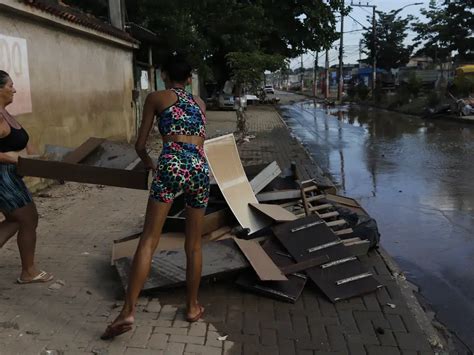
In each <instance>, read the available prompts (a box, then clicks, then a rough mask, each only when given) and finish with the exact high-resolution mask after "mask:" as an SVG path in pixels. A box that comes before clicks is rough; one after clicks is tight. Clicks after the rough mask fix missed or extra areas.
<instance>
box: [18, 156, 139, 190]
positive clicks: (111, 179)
mask: <svg viewBox="0 0 474 355" xmlns="http://www.w3.org/2000/svg"><path fill="white" fill-rule="evenodd" d="M18 173H19V174H20V175H23V176H35V177H41V178H45V179H53V180H63V181H75V182H81V183H87V184H100V185H107V186H117V187H126V188H130V189H139V190H148V172H146V171H144V170H143V171H137V170H123V169H112V168H102V167H97V166H89V165H80V164H71V163H64V162H58V161H48V160H37V159H28V158H21V157H20V158H19V159H18Z"/></svg>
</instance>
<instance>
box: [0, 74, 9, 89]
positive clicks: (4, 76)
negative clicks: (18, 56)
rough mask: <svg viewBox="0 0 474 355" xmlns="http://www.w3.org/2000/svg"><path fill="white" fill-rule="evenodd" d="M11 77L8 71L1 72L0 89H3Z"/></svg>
mask: <svg viewBox="0 0 474 355" xmlns="http://www.w3.org/2000/svg"><path fill="white" fill-rule="evenodd" d="M9 78H10V75H8V73H7V72H6V71H3V70H0V89H2V88H3V87H4V86H5V85H6V84H7V81H8V79H9Z"/></svg>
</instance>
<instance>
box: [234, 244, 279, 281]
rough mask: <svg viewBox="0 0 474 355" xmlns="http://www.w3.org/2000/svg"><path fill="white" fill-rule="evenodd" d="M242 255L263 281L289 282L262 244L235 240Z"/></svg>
mask: <svg viewBox="0 0 474 355" xmlns="http://www.w3.org/2000/svg"><path fill="white" fill-rule="evenodd" d="M234 240H235V242H236V243H237V245H238V246H239V248H240V250H241V251H242V253H243V254H244V255H245V257H246V258H247V260H248V261H249V262H250V265H252V267H253V269H254V270H255V272H256V273H257V275H258V277H259V278H260V280H262V281H287V280H288V278H287V277H286V276H285V275H283V273H282V272H281V270H280V269H279V268H278V266H276V265H275V263H274V262H273V261H272V259H270V257H269V256H268V255H267V253H265V250H263V248H262V247H261V246H260V244H258V243H256V242H254V241H252V240H245V239H239V238H234Z"/></svg>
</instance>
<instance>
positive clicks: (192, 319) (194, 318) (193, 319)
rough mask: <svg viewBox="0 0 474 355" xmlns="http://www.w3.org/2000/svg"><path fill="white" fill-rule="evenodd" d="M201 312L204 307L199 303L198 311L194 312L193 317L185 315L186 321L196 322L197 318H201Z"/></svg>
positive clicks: (202, 312)
mask: <svg viewBox="0 0 474 355" xmlns="http://www.w3.org/2000/svg"><path fill="white" fill-rule="evenodd" d="M203 314H204V307H202V306H201V305H200V306H199V313H198V314H196V315H195V316H194V317H186V321H187V322H189V323H194V322H197V321H198V320H199V319H201V317H202V315H203Z"/></svg>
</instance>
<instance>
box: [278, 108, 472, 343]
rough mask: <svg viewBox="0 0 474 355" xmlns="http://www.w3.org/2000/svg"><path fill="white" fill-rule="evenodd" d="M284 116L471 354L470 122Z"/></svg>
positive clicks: (308, 111) (321, 113) (310, 112)
mask: <svg viewBox="0 0 474 355" xmlns="http://www.w3.org/2000/svg"><path fill="white" fill-rule="evenodd" d="M282 115H283V117H284V119H285V121H286V123H287V124H288V126H289V127H290V128H291V130H292V132H293V133H294V135H295V136H297V138H298V139H299V140H301V141H302V143H303V144H304V145H305V146H306V148H307V149H308V150H309V152H310V153H311V154H312V156H313V158H314V160H315V161H316V162H317V163H318V164H319V165H320V166H321V167H322V168H323V170H325V171H327V172H329V173H330V174H331V176H332V179H333V181H334V182H335V183H336V184H337V185H339V188H340V191H341V192H343V193H344V194H347V195H349V196H352V197H355V198H356V199H358V200H359V201H360V202H361V204H362V205H363V206H364V208H366V209H367V210H368V212H369V213H370V214H371V215H372V216H373V217H374V218H375V219H376V220H377V222H378V226H379V230H380V233H381V235H382V236H381V241H382V246H383V247H384V248H385V249H387V250H388V252H389V253H390V254H391V255H392V256H393V257H394V258H395V259H396V260H397V262H398V264H399V265H400V266H401V268H402V269H403V270H404V272H405V274H406V276H407V277H408V278H409V279H410V281H412V282H414V283H415V284H417V285H418V286H419V287H420V289H421V294H422V295H423V297H424V298H425V299H426V300H427V302H428V303H429V304H430V305H431V306H432V308H433V309H434V310H435V311H436V313H437V318H438V319H439V320H440V321H441V322H442V323H444V324H445V325H446V326H447V327H448V328H449V329H450V330H452V331H453V332H455V333H456V334H457V335H458V337H459V338H460V339H462V341H463V342H464V344H465V345H467V346H469V347H470V348H471V349H474V125H469V124H465V123H458V122H446V121H434V120H433V121H428V120H422V119H419V118H416V117H413V116H406V115H402V114H398V113H393V112H388V111H383V110H378V109H372V108H359V107H349V106H342V107H335V108H330V109H325V108H324V107H323V106H319V105H318V104H316V105H315V104H314V103H313V102H312V101H304V102H300V103H293V104H288V105H285V106H282Z"/></svg>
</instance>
